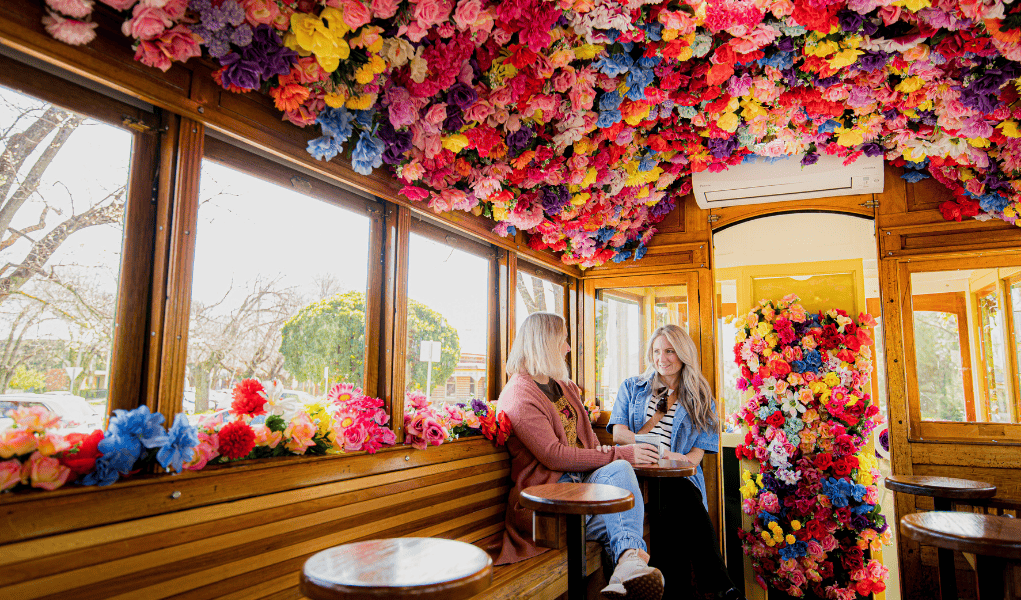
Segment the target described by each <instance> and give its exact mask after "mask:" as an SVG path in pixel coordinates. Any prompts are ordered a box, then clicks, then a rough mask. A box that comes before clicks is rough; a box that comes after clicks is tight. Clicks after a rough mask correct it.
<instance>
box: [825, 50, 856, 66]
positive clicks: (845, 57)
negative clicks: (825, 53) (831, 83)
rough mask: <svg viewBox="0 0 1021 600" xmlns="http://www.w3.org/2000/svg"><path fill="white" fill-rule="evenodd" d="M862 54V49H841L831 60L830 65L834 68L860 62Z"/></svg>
mask: <svg viewBox="0 0 1021 600" xmlns="http://www.w3.org/2000/svg"><path fill="white" fill-rule="evenodd" d="M861 54H862V52H861V50H856V49H854V48H847V49H846V50H841V51H840V52H837V53H836V54H835V55H834V56H833V58H831V59H830V60H829V64H830V67H832V68H834V69H842V68H844V67H846V66H849V65H853V64H854V63H856V62H858V57H859V56H861Z"/></svg>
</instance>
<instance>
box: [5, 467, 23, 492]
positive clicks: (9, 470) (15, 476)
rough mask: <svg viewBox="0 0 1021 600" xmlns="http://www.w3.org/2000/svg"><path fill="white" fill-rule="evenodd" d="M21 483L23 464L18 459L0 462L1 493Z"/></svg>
mask: <svg viewBox="0 0 1021 600" xmlns="http://www.w3.org/2000/svg"><path fill="white" fill-rule="evenodd" d="M19 483H21V462H19V461H18V460H17V459H11V460H5V461H3V462H0V492H2V491H4V490H9V489H11V488H12V487H14V486H16V485H18V484H19Z"/></svg>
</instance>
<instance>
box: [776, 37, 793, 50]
mask: <svg viewBox="0 0 1021 600" xmlns="http://www.w3.org/2000/svg"><path fill="white" fill-rule="evenodd" d="M776 49H777V50H779V51H780V52H793V51H794V38H790V37H782V38H780V40H779V41H777V42H776Z"/></svg>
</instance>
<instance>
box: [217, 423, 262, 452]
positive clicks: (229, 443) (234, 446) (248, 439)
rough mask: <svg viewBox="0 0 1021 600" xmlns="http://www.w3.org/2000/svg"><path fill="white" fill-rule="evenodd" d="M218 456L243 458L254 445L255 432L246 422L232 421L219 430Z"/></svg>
mask: <svg viewBox="0 0 1021 600" xmlns="http://www.w3.org/2000/svg"><path fill="white" fill-rule="evenodd" d="M219 438H220V456H223V457H224V458H243V457H245V456H248V453H249V452H251V451H252V448H254V447H255V432H254V431H252V428H251V427H249V426H248V424H247V423H242V422H240V421H234V422H232V423H228V424H226V425H224V427H223V429H221V430H220V435H219Z"/></svg>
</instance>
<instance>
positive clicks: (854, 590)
mask: <svg viewBox="0 0 1021 600" xmlns="http://www.w3.org/2000/svg"><path fill="white" fill-rule="evenodd" d="M875 324H876V322H875V320H873V319H872V317H871V316H870V315H867V314H862V315H859V317H858V319H857V320H855V319H853V318H851V317H849V316H848V315H847V313H845V312H844V311H841V310H830V311H827V312H826V313H825V314H822V313H820V314H816V315H809V314H807V312H806V310H805V309H804V307H803V306H802V305H801V304H800V302H799V298H798V297H797V296H795V295H790V296H786V297H785V298H784V299H783V300H781V301H780V302H776V303H773V302H770V301H764V302H763V303H762V304H760V305H758V306H756V307H755V308H754V309H752V311H751V312H750V313H748V315H747V316H745V317H743V318H741V319H738V321H737V322H736V326H737V330H738V334H737V343H736V344H735V346H734V354H735V358H736V360H737V363H738V364H739V365H740V367H741V375H742V377H741V378H740V379H739V380H738V387H739V388H740V389H742V390H747V391H749V392H750V393H751V397H750V399H749V400H748V401H747V402H746V403H745V405H744V406H743V407H742V408H741V410H740V411H739V412H738V414H737V418H738V421H739V423H740V424H741V425H742V426H743V427H744V429H745V432H746V433H745V440H744V443H743V444H741V445H739V446H738V448H737V455H738V457H739V458H742V459H749V460H755V461H758V463H759V467H758V472H757V473H755V472H753V471H751V470H746V471H745V472H744V473H743V474H742V478H743V485H742V488H741V494H742V497H743V498H744V502H743V508H744V512H745V513H746V514H748V515H751V516H752V517H753V520H752V526H751V529H750V531H741V532H740V535H741V538H742V539H743V540H744V550H745V553H746V554H747V555H748V556H749V557H750V559H751V563H752V566H753V568H754V570H755V577H756V580H757V581H758V583H759V585H761V586H762V587H763V588H773V589H776V590H779V591H782V592H785V593H787V594H790V595H791V596H796V597H800V596H804V595H806V594H808V595H810V596H817V597H819V598H834V599H838V600H854V599H856V598H858V597H868V596H871V595H872V594H874V593H877V592H882V591H884V590H885V589H886V583H885V582H886V577H887V574H888V570H887V568H886V567H885V566H883V564H882V562H881V561H880V560H876V559H875V558H873V557H872V556H871V553H870V550H871V551H879V550H881V548H882V545H883V544H884V543H889V540H890V535H891V534H890V531H889V529H888V526H887V523H886V518H885V517H884V516H883V515H882V513H881V512H880V509H879V506H878V504H879V491H878V487H877V483H878V482H877V480H878V478H879V468H878V464H877V463H876V460H875V452H874V450H873V447H872V444H871V434H872V431H873V429H875V427H876V425H878V424H879V422H880V421H881V417H880V416H878V414H879V407H878V406H876V404H875V403H874V402H873V400H872V398H871V396H870V394H869V393H868V390H869V389H870V387H869V384H870V378H871V373H872V358H871V352H870V351H869V346H871V345H872V343H873V341H872V336H871V333H870V328H871V327H872V326H874V325H875Z"/></svg>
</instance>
